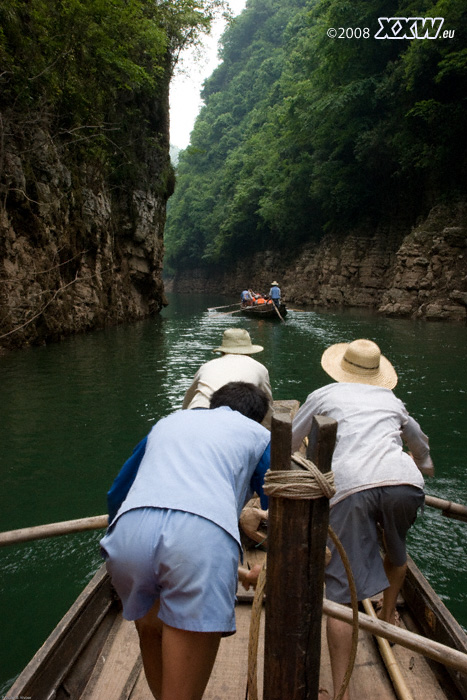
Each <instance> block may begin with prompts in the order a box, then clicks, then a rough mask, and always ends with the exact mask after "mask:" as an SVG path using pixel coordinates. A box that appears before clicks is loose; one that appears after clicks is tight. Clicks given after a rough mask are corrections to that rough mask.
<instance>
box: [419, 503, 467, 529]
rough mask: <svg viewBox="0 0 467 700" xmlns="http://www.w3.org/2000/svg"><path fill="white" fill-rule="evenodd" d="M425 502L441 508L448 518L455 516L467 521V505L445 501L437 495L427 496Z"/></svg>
mask: <svg viewBox="0 0 467 700" xmlns="http://www.w3.org/2000/svg"><path fill="white" fill-rule="evenodd" d="M425 503H426V505H427V506H431V507H432V508H437V509H438V510H441V511H442V512H443V515H445V516H446V517H447V518H455V519H456V520H461V521H463V522H465V523H467V506H463V505H461V504H460V503H454V502H453V501H445V500H444V499H443V498H437V497H436V496H425Z"/></svg>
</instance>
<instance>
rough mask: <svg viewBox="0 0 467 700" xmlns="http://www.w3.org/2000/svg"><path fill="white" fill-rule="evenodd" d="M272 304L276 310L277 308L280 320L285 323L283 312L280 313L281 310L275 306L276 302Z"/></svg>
mask: <svg viewBox="0 0 467 700" xmlns="http://www.w3.org/2000/svg"><path fill="white" fill-rule="evenodd" d="M272 304H273V306H274V308H275V310H276V314H277V315H278V316H279V318H280V320H281V321H282V323H285V321H284V319H283V318H282V316H281V312H280V311H279V309H278V308H277V306H276V305H275V304H274V302H272Z"/></svg>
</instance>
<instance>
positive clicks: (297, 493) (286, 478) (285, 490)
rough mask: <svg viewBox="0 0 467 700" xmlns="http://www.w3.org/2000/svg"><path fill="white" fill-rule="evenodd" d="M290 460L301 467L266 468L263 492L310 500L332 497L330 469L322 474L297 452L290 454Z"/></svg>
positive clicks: (334, 491)
mask: <svg viewBox="0 0 467 700" xmlns="http://www.w3.org/2000/svg"><path fill="white" fill-rule="evenodd" d="M292 461H293V462H295V463H296V464H300V465H301V466H302V467H303V469H289V470H287V471H274V472H272V471H271V470H268V471H267V472H266V476H265V478H264V487H263V490H264V493H265V494H267V495H268V496H274V497H276V498H278V497H280V498H291V499H305V500H312V499H315V498H321V497H322V496H326V498H332V496H333V495H334V494H335V493H336V488H335V486H334V474H333V472H332V471H330V472H326V473H325V474H323V473H322V472H320V470H319V469H318V467H316V466H315V465H314V464H313V462H311V461H310V460H309V459H305V458H304V457H302V455H301V454H299V453H298V452H294V454H293V455H292Z"/></svg>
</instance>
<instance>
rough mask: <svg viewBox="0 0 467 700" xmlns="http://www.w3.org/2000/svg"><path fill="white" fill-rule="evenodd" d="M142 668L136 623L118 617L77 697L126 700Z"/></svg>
mask: <svg viewBox="0 0 467 700" xmlns="http://www.w3.org/2000/svg"><path fill="white" fill-rule="evenodd" d="M141 668H142V661H141V655H140V651H139V642H138V633H137V632H136V628H135V625H134V623H133V622H128V621H127V620H124V619H123V618H122V617H121V616H119V618H117V620H116V621H115V624H114V626H113V628H112V630H111V633H110V635H109V637H108V639H107V641H106V643H105V645H104V647H103V649H102V651H101V653H100V655H99V659H98V661H97V664H96V666H95V668H94V672H93V674H92V675H91V678H90V679H89V682H88V684H87V686H86V688H85V690H84V692H83V694H82V695H81V698H80V700H109V699H110V698H112V700H128V698H130V696H131V691H132V689H133V687H134V685H135V683H136V681H137V679H138V675H139V673H140V671H141ZM149 697H151V696H150V695H149Z"/></svg>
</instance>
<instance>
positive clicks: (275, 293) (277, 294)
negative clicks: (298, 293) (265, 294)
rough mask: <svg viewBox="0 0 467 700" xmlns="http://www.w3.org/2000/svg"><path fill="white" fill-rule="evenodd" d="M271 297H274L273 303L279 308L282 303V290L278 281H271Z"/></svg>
mask: <svg viewBox="0 0 467 700" xmlns="http://www.w3.org/2000/svg"><path fill="white" fill-rule="evenodd" d="M269 298H270V299H272V302H273V304H275V305H276V306H277V307H278V308H279V306H280V303H281V290H280V287H279V285H278V284H277V282H276V281H274V282H272V283H271V289H270V290H269Z"/></svg>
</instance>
